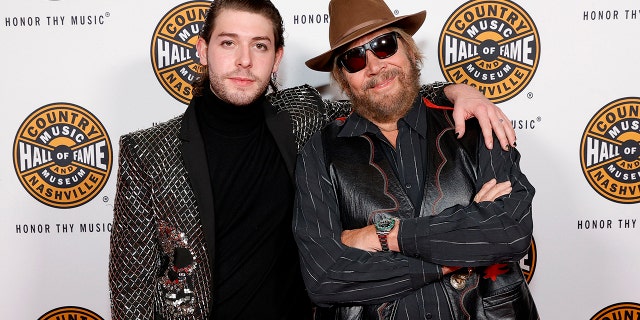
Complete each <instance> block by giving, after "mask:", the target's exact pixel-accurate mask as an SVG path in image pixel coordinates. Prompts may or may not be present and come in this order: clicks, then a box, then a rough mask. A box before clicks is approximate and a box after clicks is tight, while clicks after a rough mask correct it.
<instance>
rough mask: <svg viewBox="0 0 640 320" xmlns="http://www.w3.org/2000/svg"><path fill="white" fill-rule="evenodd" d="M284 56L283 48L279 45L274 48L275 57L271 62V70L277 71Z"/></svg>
mask: <svg viewBox="0 0 640 320" xmlns="http://www.w3.org/2000/svg"><path fill="white" fill-rule="evenodd" d="M283 56H284V48H283V47H280V48H278V50H276V59H275V60H274V62H273V69H272V70H271V72H278V68H280V62H281V61H282V57H283Z"/></svg>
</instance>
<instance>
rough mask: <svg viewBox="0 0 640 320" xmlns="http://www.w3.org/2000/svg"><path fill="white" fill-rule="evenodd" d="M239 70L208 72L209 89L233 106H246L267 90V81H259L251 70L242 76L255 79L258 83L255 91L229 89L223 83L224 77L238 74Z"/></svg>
mask: <svg viewBox="0 0 640 320" xmlns="http://www.w3.org/2000/svg"><path fill="white" fill-rule="evenodd" d="M238 73H239V72H236V71H234V72H230V73H228V74H225V75H222V76H221V75H217V74H211V73H210V74H209V81H210V84H209V86H210V87H211V91H212V92H213V93H214V94H215V95H216V96H217V97H218V98H220V99H221V100H222V101H224V102H227V103H230V104H232V105H235V106H246V105H249V104H251V103H253V102H254V101H256V100H258V98H259V97H260V96H262V95H263V94H264V93H265V92H266V91H267V86H268V85H269V82H265V81H261V80H260V79H259V78H257V77H256V76H255V75H253V74H252V73H251V72H248V73H247V74H243V76H245V77H248V78H250V79H253V80H256V81H257V83H258V84H259V86H258V90H255V91H239V90H237V91H230V90H228V88H227V87H226V86H225V85H224V79H227V78H228V77H231V76H235V75H238Z"/></svg>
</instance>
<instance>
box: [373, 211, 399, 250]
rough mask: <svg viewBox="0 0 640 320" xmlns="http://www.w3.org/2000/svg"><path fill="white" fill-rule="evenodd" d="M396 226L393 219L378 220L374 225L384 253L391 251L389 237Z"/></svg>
mask: <svg viewBox="0 0 640 320" xmlns="http://www.w3.org/2000/svg"><path fill="white" fill-rule="evenodd" d="M395 225H396V220H395V219H392V218H384V219H380V220H378V221H377V222H376V223H374V226H375V227H376V233H377V234H378V240H380V246H381V247H382V251H389V245H388V244H387V235H389V232H391V229H393V226H395Z"/></svg>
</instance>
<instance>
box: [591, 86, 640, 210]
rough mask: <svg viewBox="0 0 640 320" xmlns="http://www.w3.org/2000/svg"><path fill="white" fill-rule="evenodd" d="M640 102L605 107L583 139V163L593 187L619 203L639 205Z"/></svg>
mask: <svg viewBox="0 0 640 320" xmlns="http://www.w3.org/2000/svg"><path fill="white" fill-rule="evenodd" d="M639 112H640V98H638V97H627V98H622V99H618V100H615V101H613V102H611V103H609V104H607V105H606V106H604V107H603V108H602V109H600V111H598V113H597V114H596V115H595V116H593V118H591V121H589V124H588V125H587V127H586V128H585V130H584V133H583V135H582V142H581V144H580V162H581V163H582V172H583V173H584V176H585V177H586V178H587V181H588V182H589V184H590V185H591V187H592V188H593V189H594V190H596V192H598V193H599V194H600V195H601V196H603V197H605V198H607V199H609V200H611V201H615V202H619V203H638V202H640V114H639Z"/></svg>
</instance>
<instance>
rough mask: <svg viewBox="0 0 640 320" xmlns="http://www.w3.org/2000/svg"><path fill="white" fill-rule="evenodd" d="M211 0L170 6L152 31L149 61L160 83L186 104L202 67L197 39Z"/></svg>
mask: <svg viewBox="0 0 640 320" xmlns="http://www.w3.org/2000/svg"><path fill="white" fill-rule="evenodd" d="M209 6H211V2H207V1H190V2H185V3H183V4H181V5H178V6H177V7H175V8H173V9H171V11H169V12H168V13H167V14H166V15H165V16H164V17H162V20H161V21H160V23H158V25H157V26H156V30H155V31H154V32H153V38H152V39H151V64H152V65H153V71H154V72H155V75H156V77H157V78H158V81H160V83H161V84H162V87H164V89H165V90H166V91H167V92H168V93H169V94H170V95H171V96H173V97H174V98H176V99H177V100H178V101H180V102H182V103H184V104H188V103H189V101H190V100H191V97H192V94H191V91H192V88H193V87H192V84H193V82H194V81H195V80H196V79H197V78H198V75H199V74H200V73H201V71H202V68H203V67H202V65H200V60H199V58H198V52H197V50H196V43H197V42H198V34H199V33H200V29H201V28H202V24H203V23H204V20H205V17H206V14H207V9H209Z"/></svg>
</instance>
